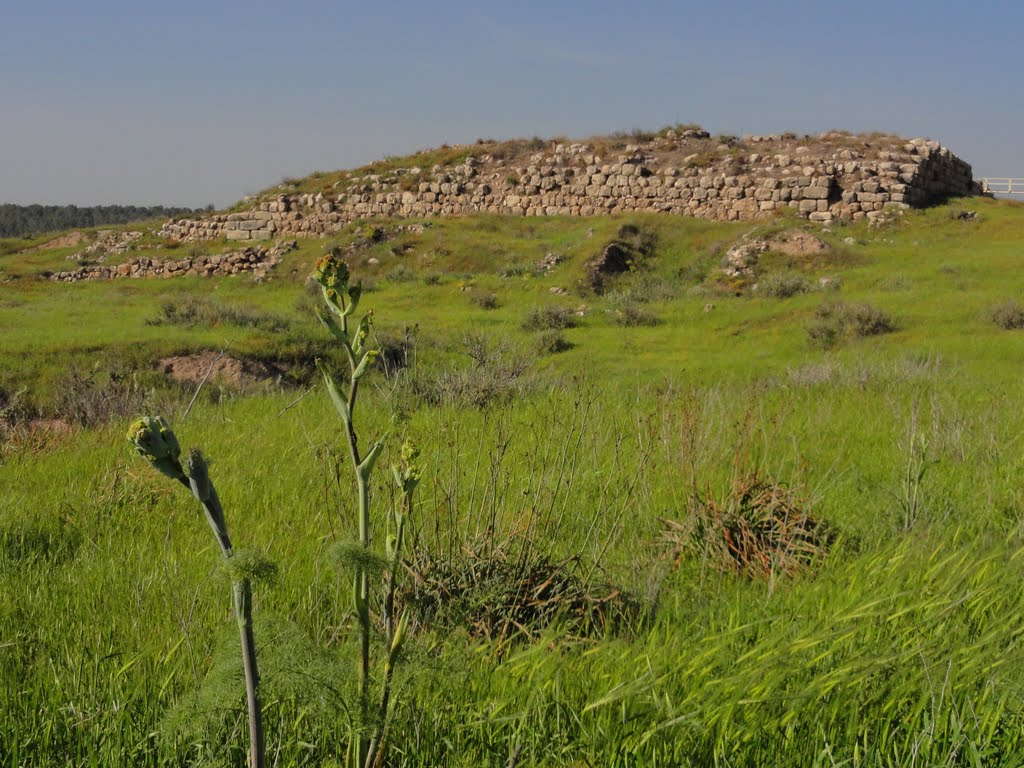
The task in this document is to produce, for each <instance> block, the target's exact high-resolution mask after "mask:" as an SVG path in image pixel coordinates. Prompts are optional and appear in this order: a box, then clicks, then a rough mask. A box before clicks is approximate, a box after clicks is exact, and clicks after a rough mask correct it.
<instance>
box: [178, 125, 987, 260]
mask: <svg viewBox="0 0 1024 768" xmlns="http://www.w3.org/2000/svg"><path fill="white" fill-rule="evenodd" d="M467 149H469V150H471V149H472V148H471V147H470V148H467ZM979 192H980V189H979V187H978V185H977V184H976V183H975V182H974V180H973V177H972V172H971V167H970V165H968V164H967V163H966V162H964V161H963V160H961V159H960V158H958V157H956V156H955V155H954V154H952V153H951V152H950V151H949V150H948V149H946V148H945V147H942V146H940V145H939V144H938V143H937V142H934V141H928V140H925V139H914V140H912V141H906V140H903V139H899V138H898V137H892V136H881V137H876V136H866V137H860V136H851V135H849V134H843V133H828V134H822V135H821V136H816V137H808V136H805V137H802V138H797V137H795V136H792V135H779V136H752V137H747V138H745V139H743V140H742V141H740V140H732V139H730V140H728V141H725V142H723V141H722V140H721V139H713V138H711V137H710V136H708V134H707V133H705V132H703V131H688V132H686V134H684V135H682V136H675V135H669V136H666V137H661V138H655V139H652V140H649V141H646V142H642V143H637V144H629V145H623V146H622V147H621V148H620V149H618V150H616V149H614V148H610V147H609V146H608V145H607V142H605V143H594V144H587V143H576V144H566V143H560V144H551V145H550V147H549V148H548V149H547V151H542V152H535V153H533V154H530V155H527V156H521V157H517V158H513V159H511V160H508V161H506V160H504V159H502V158H500V157H497V156H492V155H488V154H482V155H479V154H478V155H473V154H467V157H466V158H465V159H464V160H463V161H462V162H460V163H457V164H453V165H445V166H441V165H435V166H433V167H431V168H429V169H425V168H421V167H417V166H415V165H410V167H406V168H401V167H399V168H390V169H389V170H387V171H386V172H381V173H374V172H372V166H371V172H367V173H363V174H358V173H351V174H348V176H347V177H346V178H343V179H342V180H341V181H339V182H337V183H336V184H335V185H334V187H333V189H331V190H329V193H328V194H324V193H323V192H320V193H317V194H278V195H275V196H272V197H267V198H265V199H262V200H260V201H258V202H257V203H254V205H253V207H252V209H251V210H246V211H243V212H237V213H229V214H216V215H213V216H210V217H208V218H202V219H191V220H190V219H182V220H178V221H171V222H169V223H168V224H167V225H166V226H165V227H164V228H163V230H162V231H161V234H162V235H163V236H165V237H173V238H176V239H179V240H204V239H211V238H219V237H226V238H228V239H230V240H242V241H245V240H261V239H266V238H279V237H283V236H317V235H323V234H327V233H330V232H334V231H337V230H338V229H340V228H341V227H343V226H344V225H346V224H347V223H349V222H351V221H353V220H356V219H363V218H373V217H415V218H424V217H432V216H461V215H468V214H473V213H494V214H502V215H517V216H551V215H567V216H593V215H599V214H603V213H615V212H627V211H654V212H662V213H671V214H680V215H688V216H696V217H701V218H709V219H719V220H727V221H731V220H747V219H757V218H763V217H768V216H771V215H773V214H775V213H776V212H778V211H780V210H782V209H786V208H792V209H795V210H796V211H797V213H798V214H799V215H802V216H805V217H807V218H809V219H811V220H813V221H817V222H821V223H828V222H831V221H834V220H837V219H841V220H848V221H856V220H858V219H863V218H869V219H873V218H875V217H878V216H881V215H882V213H883V211H884V210H885V209H886V208H887V207H889V208H891V207H900V208H904V207H909V206H922V205H926V204H928V203H929V202H931V201H933V200H936V199H941V198H945V197H955V196H964V195H972V194H978V193H979Z"/></svg>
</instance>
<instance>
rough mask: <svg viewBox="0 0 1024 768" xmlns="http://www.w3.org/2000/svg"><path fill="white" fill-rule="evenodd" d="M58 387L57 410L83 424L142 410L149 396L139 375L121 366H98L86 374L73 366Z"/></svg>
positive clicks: (68, 419) (117, 417)
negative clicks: (105, 368)
mask: <svg viewBox="0 0 1024 768" xmlns="http://www.w3.org/2000/svg"><path fill="white" fill-rule="evenodd" d="M55 390H56V391H57V392H58V393H59V395H58V396H57V398H56V401H55V402H54V411H55V413H57V414H59V415H60V417H61V418H62V419H64V420H65V421H68V422H70V423H72V424H79V425H81V426H83V427H94V426H98V425H100V424H105V423H107V422H109V421H112V420H114V419H125V418H128V417H129V416H132V415H134V414H136V413H139V412H140V411H142V410H143V405H144V403H145V400H146V395H147V392H146V390H145V389H144V388H143V387H142V386H141V384H140V382H139V379H138V375H137V374H136V373H135V372H134V371H132V370H129V369H124V368H120V367H113V368H110V369H108V370H102V369H100V368H99V367H97V368H94V369H93V370H92V371H89V372H86V373H83V372H82V371H80V370H78V369H77V368H72V369H71V370H68V371H67V372H65V373H64V375H63V376H62V377H61V378H60V379H59V381H58V382H57V384H56V386H55Z"/></svg>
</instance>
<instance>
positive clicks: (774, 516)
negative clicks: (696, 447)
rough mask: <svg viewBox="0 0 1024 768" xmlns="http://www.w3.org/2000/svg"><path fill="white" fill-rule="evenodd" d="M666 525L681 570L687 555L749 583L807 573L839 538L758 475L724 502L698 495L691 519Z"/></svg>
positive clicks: (743, 480)
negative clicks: (750, 580) (747, 580)
mask: <svg viewBox="0 0 1024 768" xmlns="http://www.w3.org/2000/svg"><path fill="white" fill-rule="evenodd" d="M662 523H663V524H664V530H663V532H662V539H663V541H664V543H665V544H666V546H667V547H668V550H669V555H670V557H671V558H672V559H673V562H674V563H675V564H676V565H677V566H678V564H679V562H680V561H681V559H682V558H683V557H684V556H687V555H689V556H693V557H697V558H700V559H702V560H704V561H706V562H707V563H709V564H710V565H711V567H713V568H715V569H717V570H720V571H726V572H731V573H736V574H740V575H742V576H746V577H748V578H751V579H756V578H769V577H771V576H773V575H779V574H781V575H785V576H793V575H796V574H799V573H801V572H804V571H806V570H807V569H809V568H810V567H811V566H812V565H813V564H814V563H815V562H817V561H819V560H820V559H821V558H822V557H823V556H824V555H825V554H826V553H827V551H828V549H829V547H830V546H831V544H832V543H833V541H834V539H835V535H834V534H833V533H832V531H831V530H830V529H829V527H828V526H827V525H826V524H824V523H822V522H821V521H819V520H818V519H817V518H816V517H815V516H814V515H813V514H812V512H811V509H810V507H809V505H807V504H806V503H805V502H804V501H803V500H801V499H800V498H798V497H797V495H796V494H795V493H794V492H793V491H792V490H791V489H789V488H788V487H786V486H784V485H782V484H780V483H777V482H774V481H773V480H770V479H767V478H763V477H761V476H760V475H758V474H756V473H754V474H748V475H745V476H741V477H738V478H736V479H735V480H734V481H733V484H732V487H731V488H730V489H729V491H728V493H727V494H726V497H725V498H724V499H722V500H720V501H719V500H716V499H714V498H711V496H710V495H702V494H699V493H697V492H694V494H693V496H692V499H691V503H690V515H689V518H688V519H687V520H685V521H682V522H678V521H675V520H662Z"/></svg>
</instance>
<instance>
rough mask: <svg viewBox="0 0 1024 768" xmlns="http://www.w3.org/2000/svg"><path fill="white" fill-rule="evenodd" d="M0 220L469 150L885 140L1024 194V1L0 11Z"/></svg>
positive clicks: (44, 5)
mask: <svg viewBox="0 0 1024 768" xmlns="http://www.w3.org/2000/svg"><path fill="white" fill-rule="evenodd" d="M0 9H2V13H0V24H2V27H3V30H4V35H3V44H2V45H0V203H2V202H16V203H35V202H38V203H48V204H61V203H76V204H79V205H94V204H104V203H132V204H140V205H141V204H168V205H189V206H203V205H206V204H208V203H214V204H216V205H217V206H224V205H227V204H229V203H232V202H234V201H235V200H237V199H238V198H240V197H241V196H243V195H245V194H247V193H251V192H255V191H257V190H259V189H262V188H264V187H267V186H270V185H272V184H276V183H278V182H279V181H280V180H281V179H282V178H283V177H286V176H301V175H305V174H306V173H309V172H311V171H314V170H333V169H337V168H347V167H353V166H356V165H361V164H364V163H366V162H369V161H370V160H374V159H378V158H381V157H384V156H386V155H394V154H405V153H408V152H410V151H413V150H416V149H423V148H427V147H431V146H437V145H439V144H442V143H461V142H472V141H474V140H475V139H477V138H481V137H486V138H514V137H522V136H535V135H536V136H543V137H550V136H557V135H562V136H568V137H572V138H582V137H586V136H589V135H594V134H599V133H608V132H611V131H615V130H631V129H634V128H645V129H657V128H660V127H661V126H663V125H666V124H669V123H674V122H696V123H700V124H701V125H703V126H704V127H705V128H707V129H708V130H710V131H712V132H715V133H732V134H737V135H740V134H744V133H772V132H781V131H786V130H792V131H797V132H800V133H804V132H818V131H822V130H828V129H833V128H835V129H847V130H854V131H862V130H863V131H871V130H883V131H893V132H896V133H900V134H903V135H905V136H907V137H916V136H928V137H930V138H935V139H938V140H939V141H941V142H942V143H943V144H945V145H946V146H948V147H950V148H951V149H952V150H953V151H954V152H956V153H957V154H958V155H960V156H961V157H963V158H964V159H965V160H967V161H968V162H970V163H972V165H973V166H974V170H975V176H977V177H981V176H1024V148H1022V146H1024V98H1022V97H1024V83H1022V81H1021V80H1022V78H1021V74H1022V73H1024V3H1022V2H1019V0H973V1H972V2H966V1H965V0H956V1H951V0H933V1H930V2H929V1H926V0H918V1H913V2H911V1H907V0H887V1H881V0H856V1H855V2H842V3H840V2H829V0H816V1H815V2H810V1H802V0H775V1H774V2H768V1H767V0H735V1H734V2H724V1H719V0H700V1H699V2H689V1H688V0H679V1H677V2H669V1H659V0H649V1H648V2H624V1H623V0H616V1H615V2H606V1H605V0H593V1H592V2H583V1H582V0H578V1H573V2H568V1H567V2H559V1H558V0H547V1H546V2H539V1H535V0H517V2H502V3H498V2H489V1H488V0H476V1H475V2H463V1H462V0H433V1H432V2H424V1H423V0H421V1H420V2H405V1H404V0H403V1H395V2H386V1H382V0H377V2H374V3H356V2H319V1H317V2H304V1H303V0H293V2H286V1H285V0H275V1H274V2H263V1H262V0H248V1H247V2H235V1H234V0H232V1H224V2H218V0H207V1H206V2H197V1H196V0H179V1H178V2H166V1H165V2H153V1H152V0H135V1H134V2H112V1H110V0H88V1H87V0H75V1H74V2H71V1H69V0H65V1H63V2H51V1H50V0H0Z"/></svg>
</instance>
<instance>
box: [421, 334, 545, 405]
mask: <svg viewBox="0 0 1024 768" xmlns="http://www.w3.org/2000/svg"><path fill="white" fill-rule="evenodd" d="M456 351H458V352H459V353H460V354H461V355H462V356H464V357H468V358H469V360H470V364H469V365H468V366H466V365H455V366H452V367H450V368H446V369H442V370H440V371H425V370H418V371H417V372H416V375H415V376H412V377H411V378H410V379H409V388H410V392H411V394H412V395H413V396H414V397H415V398H417V399H418V400H420V402H423V403H426V404H428V405H471V406H474V407H477V408H484V407H486V406H488V405H492V404H495V403H507V402H509V401H511V400H513V399H515V398H516V397H519V396H521V395H523V394H524V393H525V392H527V391H528V390H529V389H530V388H531V386H532V381H531V377H530V376H529V369H530V366H531V365H532V364H533V360H534V356H533V355H532V354H529V353H527V352H526V351H524V350H523V349H522V348H521V347H519V346H518V345H516V344H513V343H512V342H511V341H509V340H508V339H505V338H500V339H493V338H491V337H489V336H487V335H485V334H482V333H473V334H467V335H466V336H464V337H463V338H462V340H461V341H460V342H459V343H458V344H457V345H456Z"/></svg>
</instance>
